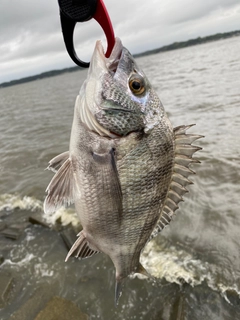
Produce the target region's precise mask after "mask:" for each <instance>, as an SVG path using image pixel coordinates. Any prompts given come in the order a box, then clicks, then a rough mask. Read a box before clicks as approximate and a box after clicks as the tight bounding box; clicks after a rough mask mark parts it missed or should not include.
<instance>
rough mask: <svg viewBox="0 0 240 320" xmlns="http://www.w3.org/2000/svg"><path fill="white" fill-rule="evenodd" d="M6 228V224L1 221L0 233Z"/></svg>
mask: <svg viewBox="0 0 240 320" xmlns="http://www.w3.org/2000/svg"><path fill="white" fill-rule="evenodd" d="M6 227H7V225H6V223H5V222H3V221H0V231H2V230H3V229H5V228H6Z"/></svg>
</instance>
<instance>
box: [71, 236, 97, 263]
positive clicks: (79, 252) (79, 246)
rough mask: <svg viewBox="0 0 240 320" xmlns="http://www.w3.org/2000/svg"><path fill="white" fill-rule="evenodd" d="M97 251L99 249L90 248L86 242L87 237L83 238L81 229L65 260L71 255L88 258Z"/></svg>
mask: <svg viewBox="0 0 240 320" xmlns="http://www.w3.org/2000/svg"><path fill="white" fill-rule="evenodd" d="M97 253H99V251H95V250H92V249H91V248H90V247H89V245H88V242H87V239H86V238H85V236H84V234H83V232H82V231H81V232H80V233H79V234H78V238H77V240H76V241H75V242H74V244H73V245H72V248H71V249H70V250H69V252H68V254H67V257H66V259H65V261H67V260H68V259H69V257H71V256H75V257H76V258H81V259H85V258H89V257H91V256H93V255H95V254H97Z"/></svg>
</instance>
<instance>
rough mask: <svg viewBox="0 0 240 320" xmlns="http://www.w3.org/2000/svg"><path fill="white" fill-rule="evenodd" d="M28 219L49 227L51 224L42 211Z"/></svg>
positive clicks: (33, 222)
mask: <svg viewBox="0 0 240 320" xmlns="http://www.w3.org/2000/svg"><path fill="white" fill-rule="evenodd" d="M28 221H29V222H31V223H32V224H38V225H40V226H42V227H45V228H49V225H48V224H47V223H46V222H45V220H44V219H43V217H42V215H41V214H40V213H35V214H33V215H31V216H30V217H29V218H28Z"/></svg>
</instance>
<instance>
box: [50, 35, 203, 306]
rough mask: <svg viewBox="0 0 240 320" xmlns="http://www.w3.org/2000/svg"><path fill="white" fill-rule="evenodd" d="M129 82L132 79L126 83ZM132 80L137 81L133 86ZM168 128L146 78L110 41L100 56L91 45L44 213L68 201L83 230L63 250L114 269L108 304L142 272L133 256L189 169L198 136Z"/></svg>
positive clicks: (165, 215) (166, 215)
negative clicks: (106, 261)
mask: <svg viewBox="0 0 240 320" xmlns="http://www.w3.org/2000/svg"><path fill="white" fill-rule="evenodd" d="M132 83H135V85H134V87H133V86H132ZM136 84H137V85H136ZM190 128H191V125H189V126H180V127H177V128H174V129H173V127H172V125H171V123H170V121H169V119H168V117H167V114H166V112H165V110H164V108H163V106H162V104H161V102H160V100H159V98H158V96H157V94H156V92H155V91H154V90H153V88H152V86H151V84H150V82H149V80H148V79H147V77H146V76H145V75H144V73H143V71H142V70H141V69H140V68H139V67H138V66H137V64H136V62H135V60H134V59H133V57H132V56H131V54H130V53H129V52H128V50H127V49H126V48H124V47H123V46H122V44H121V41H120V40H119V39H118V38H116V43H115V47H114V49H113V53H112V54H111V56H110V57H109V58H106V57H105V56H104V51H103V47H102V45H101V43H100V42H97V44H96V48H95V50H94V54H93V57H92V60H91V65H90V69H89V72H88V76H87V79H86V80H85V82H84V84H83V86H82V88H81V90H80V93H79V96H78V97H77V99H76V103H75V110H74V118H73V125H72V132H71V138H70V147H69V152H64V153H63V154H61V155H58V156H56V157H55V158H53V159H52V160H51V161H50V162H49V166H48V169H50V170H52V171H54V172H55V176H54V177H53V178H52V180H51V182H50V184H49V186H48V187H47V193H48V194H47V197H46V199H45V202H44V210H45V212H46V213H51V212H53V211H55V210H56V209H57V208H58V207H60V206H61V205H64V204H69V203H73V202H74V203H75V208H76V211H77V213H78V215H79V218H80V221H81V224H82V227H83V230H82V231H81V232H80V233H79V234H78V238H77V240H76V241H75V243H74V244H73V246H72V248H71V249H70V251H69V253H68V255H67V257H66V260H68V259H69V257H70V256H76V257H79V258H81V259H84V258H88V257H91V256H92V255H94V254H96V253H98V252H102V253H105V254H107V255H108V256H109V257H110V258H111V260H112V262H113V264H114V266H115V269H116V287H115V302H116V303H117V302H118V299H119V297H120V295H121V286H122V282H123V281H124V280H125V279H126V278H127V277H128V275H130V274H132V273H142V274H144V275H147V276H150V275H149V274H148V273H147V271H146V270H145V269H144V267H143V266H142V265H141V264H140V262H139V259H140V255H141V252H142V250H143V248H144V247H145V245H146V243H147V242H148V241H150V240H151V239H152V238H153V237H155V236H157V235H158V233H159V232H161V231H162V230H163V229H164V228H165V226H166V225H168V224H169V223H170V221H171V220H172V218H173V216H174V214H175V211H176V210H177V209H178V205H179V203H180V202H181V201H182V200H183V198H182V196H183V195H184V194H185V193H186V192H187V191H188V190H187V189H186V187H187V186H188V185H189V184H192V182H191V181H190V180H189V179H188V177H189V175H190V174H193V173H194V171H193V170H192V169H190V165H191V164H193V163H198V160H196V159H194V158H192V156H193V154H194V153H195V152H197V151H198V150H200V149H201V148H199V147H196V146H193V145H192V143H193V142H194V141H195V140H197V139H199V138H201V137H202V136H200V135H193V134H187V133H186V131H187V130H188V129H190Z"/></svg>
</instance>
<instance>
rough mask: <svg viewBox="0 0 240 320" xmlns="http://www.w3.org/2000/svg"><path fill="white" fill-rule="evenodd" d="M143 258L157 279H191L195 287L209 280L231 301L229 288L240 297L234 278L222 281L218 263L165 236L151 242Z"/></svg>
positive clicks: (211, 286)
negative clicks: (204, 258)
mask: <svg viewBox="0 0 240 320" xmlns="http://www.w3.org/2000/svg"><path fill="white" fill-rule="evenodd" d="M159 240H160V241H159ZM164 242H165V243H164ZM140 261H141V263H142V264H143V266H144V267H146V269H147V270H148V271H149V273H150V274H152V275H153V276H154V277H156V278H157V279H163V278H164V279H165V280H166V281H167V282H169V283H176V284H178V285H180V286H181V285H182V284H183V283H188V284H189V285H191V286H192V287H195V286H197V285H200V284H202V283H203V282H206V283H207V285H208V287H209V288H211V289H212V290H214V291H217V292H219V293H220V294H221V295H222V296H223V297H224V299H225V300H226V301H227V302H228V303H231V302H230V301H229V299H228V292H229V291H231V292H235V294H236V295H237V296H238V298H239V299H240V289H239V288H238V286H237V285H236V284H235V283H233V284H232V285H231V284H230V282H231V281H228V280H227V279H222V280H223V281H222V280H221V277H219V269H218V267H217V266H216V265H214V264H210V263H208V262H204V261H202V260H200V259H197V258H196V257H194V254H193V253H189V252H187V251H186V250H185V249H183V248H181V247H178V246H177V245H172V244H170V245H169V244H168V245H166V240H164V238H163V237H162V238H161V239H160V238H158V240H157V242H156V240H152V241H150V242H149V243H148V244H147V246H146V247H145V248H144V251H143V252H142V255H141V259H140ZM140 277H141V276H140Z"/></svg>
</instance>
